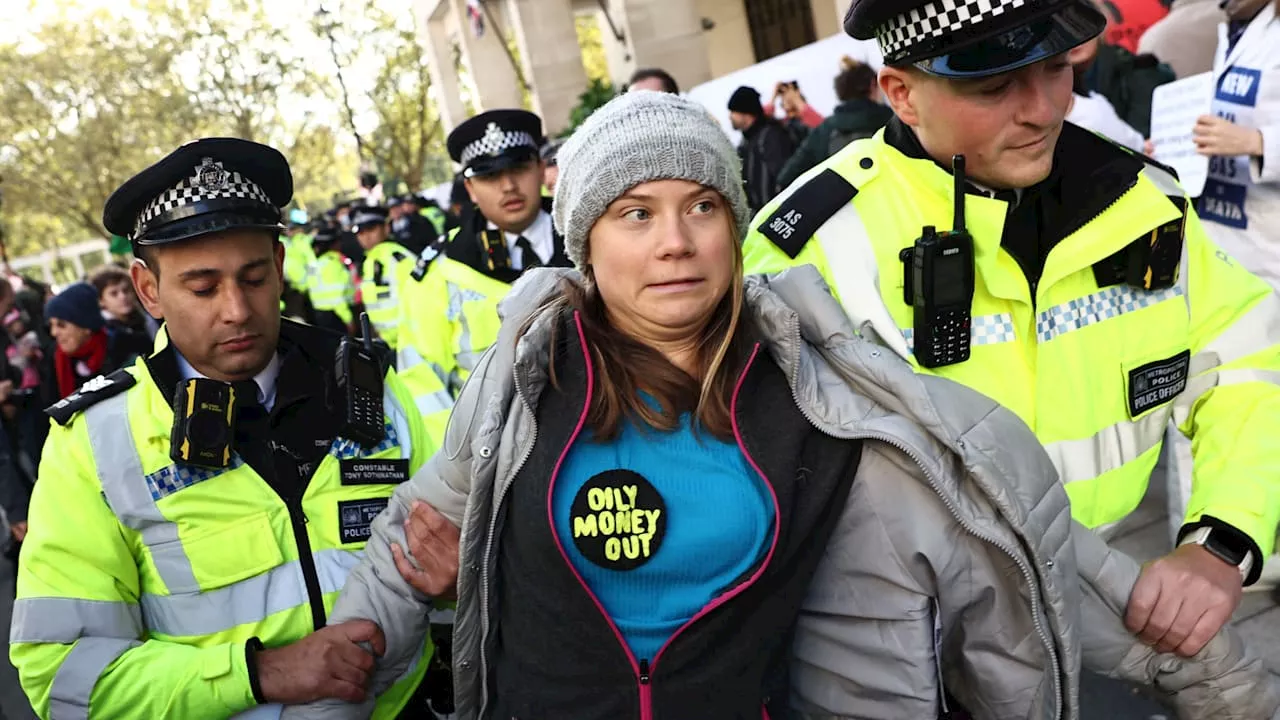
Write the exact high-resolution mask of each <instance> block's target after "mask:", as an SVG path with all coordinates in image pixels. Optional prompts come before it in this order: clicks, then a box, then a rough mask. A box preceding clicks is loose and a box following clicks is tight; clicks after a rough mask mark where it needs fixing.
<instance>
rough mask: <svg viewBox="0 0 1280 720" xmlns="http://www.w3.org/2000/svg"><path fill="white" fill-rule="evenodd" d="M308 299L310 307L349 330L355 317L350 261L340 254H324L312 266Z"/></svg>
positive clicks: (334, 251)
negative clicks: (331, 316)
mask: <svg viewBox="0 0 1280 720" xmlns="http://www.w3.org/2000/svg"><path fill="white" fill-rule="evenodd" d="M307 295H308V296H309V297H310V298H311V307H312V308H314V309H315V310H316V311H317V312H331V313H333V314H335V315H337V316H338V318H339V319H340V320H342V322H344V323H346V324H347V325H348V326H350V325H351V321H352V319H353V318H354V317H355V316H354V315H353V314H352V313H351V306H352V304H353V303H354V302H355V295H356V286H355V280H354V279H353V278H352V273H351V261H350V260H348V259H347V258H346V257H345V256H343V254H342V253H340V252H338V251H337V250H329V251H327V252H325V253H323V254H321V255H320V257H319V258H317V259H316V261H315V263H313V264H312V265H311V268H310V272H309V274H308V280H307Z"/></svg>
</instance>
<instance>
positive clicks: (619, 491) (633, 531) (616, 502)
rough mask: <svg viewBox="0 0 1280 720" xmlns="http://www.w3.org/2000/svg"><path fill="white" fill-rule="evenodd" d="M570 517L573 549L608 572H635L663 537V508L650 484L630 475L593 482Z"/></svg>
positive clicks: (613, 473)
mask: <svg viewBox="0 0 1280 720" xmlns="http://www.w3.org/2000/svg"><path fill="white" fill-rule="evenodd" d="M570 513H571V516H570V519H569V523H570V526H571V527H572V530H573V542H574V544H575V545H577V546H578V550H579V551H580V552H581V553H582V554H583V555H584V556H585V557H586V558H587V559H588V560H590V561H591V562H593V563H595V564H596V565H599V566H600V567H602V568H608V569H610V570H624V571H625V570H635V569H636V568H638V567H640V566H641V565H644V564H645V563H647V562H649V560H651V559H653V556H654V555H655V554H656V553H657V552H658V548H660V547H662V538H663V536H664V535H666V533H667V504H666V503H665V502H663V500H662V496H661V495H659V494H658V490H657V489H656V488H654V487H653V484H652V483H650V482H649V481H648V480H646V479H644V476H642V475H640V474H639V473H635V472H632V471H630V470H606V471H604V472H602V473H600V474H599V475H596V476H594V477H592V478H591V479H590V480H588V481H587V482H586V484H584V485H583V486H582V489H581V490H579V491H578V496H577V497H575V498H574V499H573V508H572V509H571V510H570Z"/></svg>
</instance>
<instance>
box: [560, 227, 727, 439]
mask: <svg viewBox="0 0 1280 720" xmlns="http://www.w3.org/2000/svg"><path fill="white" fill-rule="evenodd" d="M733 226H734V223H733V222H732V221H730V228H731V231H732V232H733V233H734V234H733V235H732V237H733V238H735V239H736V238H737V228H736V227H733ZM562 290H563V294H562V295H561V297H559V298H558V299H557V300H556V301H554V302H553V303H552V305H553V306H554V307H558V308H559V309H560V310H562V311H568V312H577V313H578V314H579V316H580V317H581V320H582V329H583V333H584V334H585V336H586V342H587V347H588V348H589V349H590V351H591V361H592V364H593V365H594V369H595V388H594V390H593V393H592V401H591V407H590V408H589V409H588V411H587V425H586V426H587V427H588V428H590V429H591V431H592V433H593V435H594V437H595V438H596V439H598V440H609V439H612V438H614V437H616V436H617V434H618V430H619V428H620V425H621V423H622V420H623V419H624V417H630V418H632V419H633V420H635V421H637V422H639V423H642V424H644V425H647V426H648V427H651V428H654V429H656V430H674V429H675V428H677V427H678V426H679V425H680V416H681V415H682V414H684V413H686V412H691V413H693V414H694V418H695V420H696V421H697V422H696V425H695V429H696V430H702V431H706V432H708V433H710V434H711V435H713V436H715V437H717V438H719V439H721V440H731V439H732V438H733V418H732V408H731V403H732V400H733V391H734V383H735V382H736V381H737V379H738V375H739V374H740V373H741V371H742V366H743V364H744V363H745V362H746V358H747V351H748V349H749V341H748V338H747V337H746V332H745V331H744V328H743V323H742V306H743V281H742V248H741V246H740V245H738V244H737V243H736V242H735V243H734V271H733V281H732V283H731V284H730V286H729V290H728V292H726V293H725V296H724V298H722V299H721V300H720V303H719V304H718V305H717V306H716V308H715V310H714V311H713V312H712V314H711V319H710V320H709V321H708V322H707V324H706V326H705V327H704V328H703V330H702V336H701V337H700V338H699V340H698V345H697V356H696V359H695V365H694V366H695V368H696V372H697V376H696V377H694V376H690V375H689V374H688V373H686V372H685V371H684V370H681V369H680V368H678V367H676V366H675V365H673V364H672V363H671V361H669V360H667V358H666V357H665V356H664V355H663V354H662V353H660V352H658V351H657V350H655V349H654V348H652V347H650V346H648V345H645V344H644V343H642V342H640V341H639V340H636V339H635V338H633V337H631V336H629V335H627V334H626V333H624V332H622V331H621V330H619V329H617V328H616V327H614V326H613V325H612V324H611V323H610V322H609V318H608V315H607V312H606V309H605V304H604V301H603V299H601V297H600V293H599V291H598V289H597V288H596V285H595V280H594V277H593V276H592V274H591V271H590V269H589V268H588V270H587V273H586V281H585V282H582V283H579V282H575V281H570V280H566V281H565V282H564V284H563V287H562ZM554 328H555V329H554V330H553V335H552V347H556V343H557V342H558V338H557V337H556V335H555V333H557V332H558V331H559V330H560V323H556V324H555V326H554ZM551 383H552V386H553V387H555V388H557V389H558V388H559V387H560V384H559V381H558V378H557V377H556V373H555V364H554V363H553V364H552V370H551ZM642 393H643V394H647V395H648V396H649V398H651V401H647V400H646V399H645V397H644V396H643V395H642Z"/></svg>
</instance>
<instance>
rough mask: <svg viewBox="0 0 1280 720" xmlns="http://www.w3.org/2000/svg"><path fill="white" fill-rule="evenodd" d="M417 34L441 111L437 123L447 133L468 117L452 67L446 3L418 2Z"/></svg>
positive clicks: (433, 92)
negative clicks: (424, 52) (425, 55)
mask: <svg viewBox="0 0 1280 720" xmlns="http://www.w3.org/2000/svg"><path fill="white" fill-rule="evenodd" d="M415 10H417V21H418V36H419V38H421V40H422V45H423V47H424V49H425V50H426V51H427V72H428V73H429V74H430V76H431V92H432V99H433V100H435V103H436V108H437V109H438V110H439V112H440V123H441V125H442V127H443V129H444V132H445V134H446V135H447V134H448V133H449V132H451V131H452V130H453V129H454V128H455V127H457V126H458V124H459V123H461V122H462V121H463V120H466V119H467V115H466V112H467V111H466V107H465V106H464V105H463V103H462V88H461V86H460V85H459V84H458V74H457V73H456V72H454V68H453V40H452V39H451V38H450V37H449V28H448V25H447V24H446V22H447V18H446V16H447V15H448V12H449V4H448V3H445V2H439V0H427V2H426V3H419V4H417V7H416V8H415Z"/></svg>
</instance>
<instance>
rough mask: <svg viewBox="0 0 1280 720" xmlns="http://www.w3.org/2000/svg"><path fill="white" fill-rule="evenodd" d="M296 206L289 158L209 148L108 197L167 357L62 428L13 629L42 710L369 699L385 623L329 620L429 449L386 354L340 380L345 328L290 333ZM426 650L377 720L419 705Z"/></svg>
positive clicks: (112, 380)
mask: <svg viewBox="0 0 1280 720" xmlns="http://www.w3.org/2000/svg"><path fill="white" fill-rule="evenodd" d="M292 194H293V179H292V176H291V174H290V171H289V167H288V164H287V163H286V161H285V159H284V157H283V156H282V155H281V154H280V153H279V152H277V151H276V150H274V149H272V148H269V147H266V146H263V145H258V144H256V143H251V142H247V141H244V140H238V139H205V140H199V141H196V142H194V143H191V144H188V145H184V146H183V147H181V148H179V149H178V150H176V151H175V152H173V153H172V154H170V155H169V156H168V157H166V158H164V159H163V160H161V161H160V162H158V163H156V164H155V165H153V166H151V167H150V168H147V169H146V170H144V171H142V172H141V173H139V174H138V175H137V176H135V177H134V178H132V179H131V180H129V181H128V182H126V183H125V184H124V185H122V186H121V187H120V188H119V189H118V190H117V191H116V192H115V193H114V194H113V195H112V196H111V198H110V200H108V202H107V205H106V209H105V212H104V218H103V223H104V225H105V226H106V227H107V228H108V229H109V230H110V231H111V232H113V233H119V234H122V235H128V236H129V238H130V240H131V241H132V244H133V251H134V254H135V256H136V257H137V258H138V259H137V261H135V263H134V265H133V268H132V271H131V272H132V277H133V283H134V287H135V288H136V290H137V293H138V297H139V298H140V299H141V301H142V302H143V304H144V305H145V306H146V309H147V311H148V312H150V313H151V314H152V315H153V316H155V317H157V318H162V319H163V320H164V321H165V328H166V330H167V333H168V344H167V345H166V346H165V347H164V349H162V350H160V351H158V352H156V353H155V354H153V355H152V356H150V357H148V358H145V359H141V360H138V361H137V362H136V363H135V364H134V365H132V366H131V367H128V368H125V369H122V370H120V371H118V372H115V373H113V374H111V375H109V376H107V377H99V378H97V379H95V380H92V381H90V382H89V383H88V384H87V385H86V386H85V387H84V388H82V390H81V391H80V392H78V393H76V394H73V395H71V396H70V397H68V398H66V399H64V400H63V401H61V402H59V403H58V404H57V405H54V406H53V407H52V408H50V409H49V411H48V412H49V414H50V415H51V416H52V417H53V419H54V420H55V421H56V424H55V425H54V427H53V429H52V430H51V432H50V434H49V438H48V442H47V446H46V449H45V452H44V462H43V463H42V467H41V469H40V482H39V483H38V485H37V487H36V489H35V492H34V494H33V496H32V500H31V518H32V521H31V531H30V532H29V533H28V534H27V536H26V541H25V551H24V556H23V562H22V565H21V567H20V569H19V575H18V587H17V600H16V601H15V603H14V615H13V617H14V620H13V626H12V628H11V634H10V658H11V660H12V661H13V664H14V665H15V666H16V667H17V668H18V670H19V674H20V677H21V681H22V685H23V689H24V690H25V691H26V693H27V696H28V697H29V698H30V700H31V702H32V705H33V707H34V708H35V710H36V713H37V714H38V715H40V716H41V717H46V718H48V717H53V718H70V717H81V718H83V717H103V718H143V717H146V718H160V717H174V718H179V717H180V718H227V717H231V716H242V717H243V716H248V715H240V714H242V713H246V714H249V715H252V716H253V717H264V718H265V717H278V714H279V712H280V706H281V705H289V704H299V703H307V702H311V701H314V700H317V699H320V698H341V699H344V700H347V701H361V700H362V699H363V698H364V697H365V696H366V694H367V688H366V686H365V683H366V679H367V673H368V671H369V670H370V668H372V667H373V664H374V663H373V655H372V654H371V653H377V652H378V649H379V648H380V647H382V644H383V639H382V637H381V635H380V631H379V629H378V628H377V627H376V626H374V625H372V624H369V623H343V624H340V625H333V626H326V624H325V620H326V616H327V613H328V612H329V611H330V610H331V609H332V605H333V602H334V600H335V599H336V597H337V595H338V592H339V591H340V590H341V588H342V585H343V583H344V581H345V579H346V576H347V572H348V570H349V569H350V568H352V567H353V566H354V565H355V564H356V563H357V562H358V560H359V556H358V553H359V552H360V551H361V549H362V548H363V546H364V542H365V539H366V538H367V537H368V536H369V523H370V522H371V521H372V519H373V517H374V516H376V515H377V514H378V512H380V511H381V509H382V508H384V507H386V504H387V499H388V497H389V496H390V494H391V492H392V490H394V488H395V486H396V484H398V483H400V482H402V481H404V480H407V479H408V477H409V476H410V474H411V473H412V472H414V471H415V470H416V469H417V468H418V467H420V466H421V464H422V463H423V461H425V459H426V458H427V455H428V453H429V452H430V449H429V448H428V447H427V444H426V440H425V437H424V432H423V426H422V423H421V421H420V420H419V419H418V418H417V416H416V414H414V413H413V412H408V411H406V408H407V407H408V406H409V405H410V404H411V402H412V400H411V399H410V397H409V395H408V394H407V392H406V391H405V389H404V387H403V385H401V383H400V381H399V380H398V379H397V377H396V375H395V373H394V372H393V371H385V372H384V371H383V370H382V368H383V367H385V366H386V362H385V358H378V357H377V353H374V354H373V355H364V356H362V357H361V358H359V359H353V360H350V362H348V363H338V365H341V367H342V368H343V369H342V370H341V371H340V372H339V371H335V360H336V359H337V358H339V357H345V356H346V355H347V354H346V353H344V354H343V355H340V354H339V353H340V347H345V348H346V350H350V349H351V348H350V347H349V346H342V345H341V344H342V343H343V339H342V337H341V336H340V335H337V334H332V333H328V332H325V331H323V330H320V329H318V328H314V327H308V326H304V325H299V324H296V323H293V322H290V321H282V320H281V318H280V311H279V302H280V295H281V290H282V283H283V271H282V265H283V261H284V248H283V246H282V245H281V243H280V241H279V239H278V233H279V231H280V221H281V214H280V210H279V208H280V207H282V206H285V205H286V204H288V202H289V200H290V198H291V196H292ZM356 388H358V389H360V390H361V391H363V392H367V393H368V394H369V397H371V398H375V400H374V401H373V402H372V403H370V402H367V401H364V400H362V399H360V398H361V396H360V395H358V394H352V390H353V389H356ZM348 398H352V401H351V402H349V400H348ZM351 407H354V408H356V409H357V412H354V413H353V412H352V411H351V410H350V408H351ZM369 407H372V409H371V410H370V409H368V408H369ZM384 409H385V413H384ZM430 652H431V647H430V645H428V646H427V647H425V648H424V657H423V662H420V663H419V664H418V665H417V667H415V668H414V669H412V670H409V671H407V672H406V674H405V675H404V676H403V677H402V678H401V679H400V680H399V681H398V682H397V683H396V684H394V685H393V686H392V687H390V688H388V689H387V690H386V691H385V692H384V693H383V694H382V695H381V696H380V698H379V700H378V705H377V710H376V712H375V714H374V717H378V718H389V717H395V716H396V715H397V713H398V712H399V711H400V709H401V708H404V707H406V704H408V703H411V702H412V703H414V704H412V705H411V707H414V708H417V707H419V705H418V704H417V703H418V701H417V700H416V699H412V698H411V696H412V695H413V693H414V691H415V688H416V687H417V686H418V685H419V683H420V681H421V678H422V673H423V671H424V670H425V668H426V666H427V662H426V660H427V655H429V653H430Z"/></svg>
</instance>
